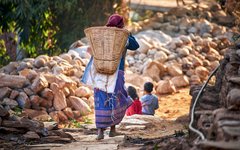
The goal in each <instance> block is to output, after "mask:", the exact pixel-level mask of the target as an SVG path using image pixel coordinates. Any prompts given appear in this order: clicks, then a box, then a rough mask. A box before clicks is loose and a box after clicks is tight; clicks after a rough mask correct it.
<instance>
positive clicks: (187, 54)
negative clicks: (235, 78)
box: [126, 5, 234, 94]
mask: <svg viewBox="0 0 240 150" xmlns="http://www.w3.org/2000/svg"><path fill="white" fill-rule="evenodd" d="M203 10H204V11H203ZM190 12H191V13H190ZM194 12H196V13H202V14H198V15H193V14H194ZM205 13H206V14H205ZM223 13H224V12H223V11H222V10H221V8H220V6H219V5H213V6H212V7H211V8H209V7H206V6H205V5H199V7H194V5H193V6H192V7H189V6H187V7H183V8H176V9H173V10H172V11H170V12H167V13H164V14H162V13H159V14H158V16H156V17H155V18H153V19H151V20H149V21H146V22H143V23H142V26H144V25H145V28H144V29H147V30H145V31H142V32H139V33H137V34H136V35H135V37H136V38H137V41H138V42H139V44H140V48H139V49H138V51H136V52H128V56H127V58H126V60H127V62H128V66H129V71H128V73H129V72H130V73H129V76H135V75H134V74H138V75H143V76H146V77H150V78H151V79H150V80H153V81H155V84H156V87H157V88H156V92H157V93H159V94H170V93H174V92H176V88H180V87H184V86H188V85H196V84H200V83H202V82H203V81H205V80H206V78H207V77H208V75H209V73H210V72H211V71H212V70H214V69H215V68H216V67H217V66H218V65H219V61H220V60H221V59H222V58H223V55H224V53H225V51H226V48H227V47H229V46H230V45H231V42H230V40H231V37H232V32H233V31H234V29H230V28H228V27H225V26H221V25H217V24H215V23H213V22H210V21H211V20H216V18H221V17H223V16H221V15H222V14H223ZM204 14H205V15H204ZM210 14H211V15H213V16H214V17H210V16H211V15H210ZM217 14H218V15H217ZM224 14H225V13H224ZM208 15H209V16H208ZM225 15H226V14H225ZM199 16H201V18H200V19H199ZM226 16H227V15H226ZM209 17H210V18H209ZM207 19H208V20H207ZM127 81H129V82H130V83H131V84H133V85H136V84H135V83H134V80H132V81H131V79H130V80H128V77H127Z"/></svg>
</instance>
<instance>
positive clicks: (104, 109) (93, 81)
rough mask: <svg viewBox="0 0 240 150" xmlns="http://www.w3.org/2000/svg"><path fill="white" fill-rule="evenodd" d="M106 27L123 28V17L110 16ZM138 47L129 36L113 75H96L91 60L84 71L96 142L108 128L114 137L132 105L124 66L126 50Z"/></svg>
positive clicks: (83, 80)
mask: <svg viewBox="0 0 240 150" xmlns="http://www.w3.org/2000/svg"><path fill="white" fill-rule="evenodd" d="M106 26H107V27H117V28H123V27H124V22H123V17H122V16H120V15H118V14H113V15H111V16H110V17H109V19H108V22H107V24H106ZM138 47H139V45H138V43H137V41H136V40H135V38H134V37H133V36H132V35H131V34H130V35H129V36H128V40H127V43H126V49H125V51H124V52H123V54H122V56H121V59H120V63H119V65H118V69H117V70H116V72H115V73H114V74H113V75H106V74H101V73H98V72H97V71H96V69H95V68H94V65H93V58H91V59H90V61H89V63H88V65H87V67H86V69H85V72H84V75H83V78H82V82H83V83H85V84H88V85H92V86H93V87H94V104H95V107H94V109H95V118H96V120H95V123H96V127H97V129H98V135H97V138H96V139H97V140H100V139H103V138H104V130H105V129H106V128H107V127H110V132H109V137H113V136H115V135H116V129H115V125H117V124H119V123H120V122H121V121H122V119H123V117H124V115H125V112H126V109H127V108H128V107H129V106H130V105H131V103H132V101H131V100H130V99H129V98H128V95H127V92H126V89H125V86H124V83H125V80H124V65H125V56H126V51H127V49H129V50H136V49H138Z"/></svg>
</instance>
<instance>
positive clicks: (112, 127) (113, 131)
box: [109, 125, 117, 137]
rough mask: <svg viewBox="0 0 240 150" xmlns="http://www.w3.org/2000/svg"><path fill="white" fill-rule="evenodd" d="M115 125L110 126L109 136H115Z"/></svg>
mask: <svg viewBox="0 0 240 150" xmlns="http://www.w3.org/2000/svg"><path fill="white" fill-rule="evenodd" d="M116 134H117V133H116V127H115V125H113V126H111V129H110V132H109V137H114V136H116Z"/></svg>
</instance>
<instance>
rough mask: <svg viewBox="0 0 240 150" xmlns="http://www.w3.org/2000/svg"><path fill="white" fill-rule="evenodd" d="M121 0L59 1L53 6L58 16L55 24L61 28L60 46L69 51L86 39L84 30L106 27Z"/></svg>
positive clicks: (59, 33) (58, 35) (58, 36)
mask: <svg viewBox="0 0 240 150" xmlns="http://www.w3.org/2000/svg"><path fill="white" fill-rule="evenodd" d="M120 2H121V0H101V1H99V0H88V1H86V0H68V1H65V0H58V1H56V2H55V3H54V5H51V6H50V8H51V10H52V12H53V13H54V14H55V15H56V17H55V19H54V23H55V24H57V25H58V26H59V28H60V30H59V32H57V35H56V37H57V39H58V45H59V46H60V47H61V48H62V49H65V50H67V48H69V46H70V45H71V44H72V43H73V42H75V41H77V40H79V39H80V38H82V37H84V36H85V34H84V29H85V28H87V27H89V26H99V25H104V24H105V23H106V21H107V18H108V16H110V15H111V14H112V13H114V12H115V9H116V8H115V7H113V6H114V5H115V4H117V5H119V4H120Z"/></svg>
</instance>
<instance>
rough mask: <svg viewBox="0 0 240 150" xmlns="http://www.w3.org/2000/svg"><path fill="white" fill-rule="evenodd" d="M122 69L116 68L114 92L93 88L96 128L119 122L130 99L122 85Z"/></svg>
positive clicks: (129, 103)
mask: <svg viewBox="0 0 240 150" xmlns="http://www.w3.org/2000/svg"><path fill="white" fill-rule="evenodd" d="M124 82H125V81H124V71H122V70H118V75H117V81H116V86H115V90H114V93H107V92H105V91H102V90H100V89H97V88H94V103H95V117H96V126H97V128H107V127H110V126H113V125H117V124H119V123H120V122H121V121H122V119H123V117H124V115H125V112H126V110H127V108H128V107H129V106H130V105H131V104H132V100H131V98H130V97H128V95H127V91H126V89H125V86H124Z"/></svg>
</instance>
